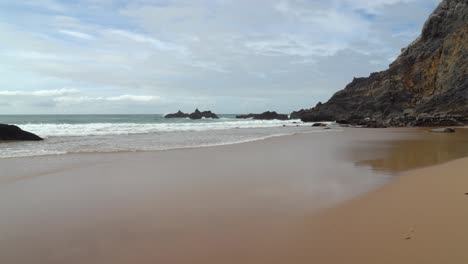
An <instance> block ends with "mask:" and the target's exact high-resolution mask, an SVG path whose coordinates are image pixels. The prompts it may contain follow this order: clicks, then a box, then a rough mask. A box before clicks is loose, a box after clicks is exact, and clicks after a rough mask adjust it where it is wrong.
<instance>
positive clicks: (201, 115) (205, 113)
mask: <svg viewBox="0 0 468 264" xmlns="http://www.w3.org/2000/svg"><path fill="white" fill-rule="evenodd" d="M188 117H189V118H190V119H202V118H212V119H218V118H219V117H218V116H217V115H216V114H215V113H213V112H211V111H203V112H200V110H198V108H197V109H195V111H194V112H193V113H191V114H190V115H189V116H188Z"/></svg>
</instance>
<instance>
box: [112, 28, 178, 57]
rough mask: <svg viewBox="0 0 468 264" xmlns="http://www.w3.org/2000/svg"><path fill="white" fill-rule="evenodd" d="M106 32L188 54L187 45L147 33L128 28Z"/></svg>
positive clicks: (158, 47)
mask: <svg viewBox="0 0 468 264" xmlns="http://www.w3.org/2000/svg"><path fill="white" fill-rule="evenodd" d="M106 32H108V33H110V34H114V35H117V36H120V37H124V38H127V39H130V40H132V41H135V42H140V43H146V44H150V45H152V46H153V47H154V48H156V49H160V50H174V51H178V52H180V53H183V54H186V53H187V50H186V48H185V47H183V46H182V45H177V44H174V43H171V42H168V41H162V40H160V39H157V38H154V37H150V36H147V35H143V34H139V33H134V32H130V31H126V30H118V29H109V30H106Z"/></svg>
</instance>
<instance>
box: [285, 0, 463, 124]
mask: <svg viewBox="0 0 468 264" xmlns="http://www.w3.org/2000/svg"><path fill="white" fill-rule="evenodd" d="M467 14H468V1H466V0H443V1H442V2H441V3H440V4H439V6H438V7H437V8H436V9H435V11H434V12H433V13H432V15H431V16H430V17H429V19H428V20H427V22H426V23H425V24H424V28H423V30H422V33H421V36H420V37H418V38H417V39H416V40H415V41H413V43H411V44H410V45H409V46H408V47H406V48H405V49H403V50H402V53H401V54H400V56H399V57H398V58H397V59H396V60H395V61H394V62H393V63H392V64H390V66H389V68H388V69H387V70H385V71H382V72H377V73H371V74H370V75H369V77H366V78H354V79H353V80H352V82H351V83H349V84H348V85H347V86H346V87H345V88H344V89H343V90H341V91H338V92H337V93H335V94H334V95H333V96H332V97H331V98H330V100H328V102H326V103H323V104H322V103H318V104H317V105H316V106H315V107H313V108H311V109H307V110H304V109H302V110H300V111H297V112H293V113H291V118H294V119H295V118H300V119H301V120H302V121H305V122H318V121H335V120H339V121H340V122H341V123H343V122H347V123H349V124H358V123H362V126H366V127H386V126H458V125H466V124H468V74H467V72H468V49H466V47H467V46H468V26H467V25H468V15H467ZM366 118H369V120H366Z"/></svg>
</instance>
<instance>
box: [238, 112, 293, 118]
mask: <svg viewBox="0 0 468 264" xmlns="http://www.w3.org/2000/svg"><path fill="white" fill-rule="evenodd" d="M236 118H244V119H246V118H252V119H258V120H273V119H278V120H288V119H289V118H288V115H285V114H278V113H276V112H275V111H273V112H270V111H267V112H263V113H261V114H248V115H238V116H236Z"/></svg>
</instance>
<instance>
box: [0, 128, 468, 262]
mask: <svg viewBox="0 0 468 264" xmlns="http://www.w3.org/2000/svg"><path fill="white" fill-rule="evenodd" d="M467 131H468V130H466V129H458V131H457V132H456V133H453V134H432V133H427V132H425V131H423V130H420V129H344V130H342V131H337V132H335V133H328V132H327V133H307V134H297V135H293V136H285V137H277V138H270V139H266V140H262V141H256V142H250V143H244V144H235V145H228V146H219V147H209V148H197V149H181V150H171V151H156V152H135V153H128V152H124V153H109V154H103V153H101V154H69V155H59V156H43V157H34V158H15V159H1V160H0V167H1V168H2V173H1V177H0V215H1V217H0V262H1V263H15V264H16V263H19V264H23V263H24V264H28V263H45V264H49V263H87V264H90V263H221V264H224V263H252V264H253V263H256V264H259V263H260V264H261V263H465V262H467V261H468V253H466V245H468V228H467V227H466V223H468V210H467V208H468V207H467V206H468V195H466V194H465V193H467V192H468V178H467V177H466V176H467V174H466V172H467V171H468V160H467V159H466V158H463V157H465V156H467V155H468V147H467V146H468V133H467Z"/></svg>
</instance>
